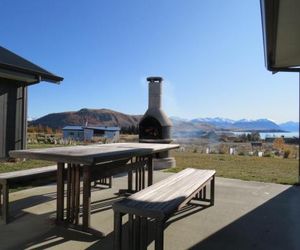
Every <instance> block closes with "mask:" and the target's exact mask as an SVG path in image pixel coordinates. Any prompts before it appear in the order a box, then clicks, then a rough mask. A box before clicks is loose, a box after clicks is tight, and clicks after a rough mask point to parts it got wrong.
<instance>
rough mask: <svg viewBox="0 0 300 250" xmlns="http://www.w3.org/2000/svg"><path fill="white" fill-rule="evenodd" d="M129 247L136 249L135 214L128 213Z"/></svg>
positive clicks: (132, 249) (131, 249)
mask: <svg viewBox="0 0 300 250" xmlns="http://www.w3.org/2000/svg"><path fill="white" fill-rule="evenodd" d="M128 249H130V250H134V249H135V248H134V218H133V214H129V215H128Z"/></svg>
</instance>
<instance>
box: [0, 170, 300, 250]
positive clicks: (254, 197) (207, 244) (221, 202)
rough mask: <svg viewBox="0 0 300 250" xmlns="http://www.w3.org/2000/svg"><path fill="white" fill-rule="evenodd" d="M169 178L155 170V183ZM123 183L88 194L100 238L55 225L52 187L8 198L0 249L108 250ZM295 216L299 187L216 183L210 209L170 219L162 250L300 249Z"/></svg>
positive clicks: (298, 211)
mask: <svg viewBox="0 0 300 250" xmlns="http://www.w3.org/2000/svg"><path fill="white" fill-rule="evenodd" d="M169 175H170V173H164V172H160V171H155V174H154V180H155V181H158V180H160V179H163V178H165V177H167V176H169ZM126 183H127V178H126V177H125V176H119V177H115V178H114V181H113V188H112V189H102V190H100V189H98V188H96V189H93V192H92V202H93V204H92V226H93V227H94V228H95V229H97V230H99V231H101V232H102V233H103V234H104V235H105V236H104V237H103V238H97V237H95V236H91V235H88V234H84V233H82V232H78V231H75V230H72V229H67V228H64V227H62V226H56V225H55V223H54V219H55V204H56V201H55V198H56V188H55V185H48V186H43V187H37V188H32V189H27V190H23V191H19V192H15V193H12V194H11V195H10V200H11V202H10V204H11V214H12V215H13V219H12V221H11V222H10V223H9V224H8V225H0V249H46V248H47V249H112V239H113V213H112V209H111V206H110V205H111V204H112V203H113V202H115V201H116V200H118V199H120V198H119V197H117V196H116V195H115V193H116V192H117V191H118V190H119V189H120V188H125V187H126ZM299 214H300V187H299V186H298V187H296V186H289V185H278V184H271V183H260V182H247V181H240V180H233V179H226V178H217V179H216V201H215V206H213V207H205V206H201V207H200V206H193V205H190V206H188V207H186V208H185V209H184V210H183V211H181V212H180V213H178V214H177V215H175V216H174V217H172V218H171V219H170V220H169V223H167V228H166V230H165V249H210V250H211V249H295V250H296V249H300V237H299V235H300V216H299ZM124 223H125V222H124ZM125 230H126V224H125ZM151 231H152V229H151V225H150V230H149V234H151ZM124 241H126V238H125V237H124ZM153 248H154V244H153V240H152V239H151V237H149V249H153Z"/></svg>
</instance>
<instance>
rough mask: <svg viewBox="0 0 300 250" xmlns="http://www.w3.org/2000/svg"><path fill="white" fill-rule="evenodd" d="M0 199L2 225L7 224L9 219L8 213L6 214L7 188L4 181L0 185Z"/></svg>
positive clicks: (7, 204) (7, 206) (7, 203)
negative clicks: (0, 204) (0, 192)
mask: <svg viewBox="0 0 300 250" xmlns="http://www.w3.org/2000/svg"><path fill="white" fill-rule="evenodd" d="M0 191H1V190H0ZM2 197H3V203H2V206H1V210H2V211H1V212H2V220H3V223H4V224H7V223H8V218H9V212H8V211H9V187H8V183H7V182H6V181H5V182H4V183H3V184H2ZM0 200H1V195H0ZM0 203H1V202H0Z"/></svg>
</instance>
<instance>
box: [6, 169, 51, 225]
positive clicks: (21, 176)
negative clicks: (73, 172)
mask: <svg viewBox="0 0 300 250" xmlns="http://www.w3.org/2000/svg"><path fill="white" fill-rule="evenodd" d="M56 170H57V166H49V167H41V168H32V169H26V170H20V171H13V172H8V173H2V174H0V218H1V219H0V222H2V223H5V224H7V223H8V220H9V188H10V187H11V185H15V186H23V185H24V183H25V184H26V183H29V181H36V180H40V179H44V178H52V177H53V179H54V178H55V177H56ZM1 196H2V197H1Z"/></svg>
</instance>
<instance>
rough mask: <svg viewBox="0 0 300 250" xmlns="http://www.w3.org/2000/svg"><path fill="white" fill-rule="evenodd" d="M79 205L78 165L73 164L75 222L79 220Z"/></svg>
mask: <svg viewBox="0 0 300 250" xmlns="http://www.w3.org/2000/svg"><path fill="white" fill-rule="evenodd" d="M79 207H80V165H76V166H75V224H76V225H78V222H79Z"/></svg>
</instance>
